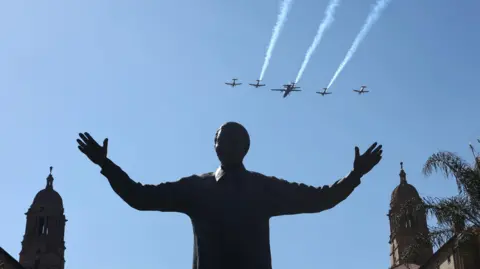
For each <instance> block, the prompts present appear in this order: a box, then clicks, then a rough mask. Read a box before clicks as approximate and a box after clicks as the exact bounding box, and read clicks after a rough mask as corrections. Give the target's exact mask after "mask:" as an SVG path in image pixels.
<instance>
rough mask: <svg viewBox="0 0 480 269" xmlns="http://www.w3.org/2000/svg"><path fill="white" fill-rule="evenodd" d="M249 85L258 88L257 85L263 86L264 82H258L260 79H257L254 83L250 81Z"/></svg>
mask: <svg viewBox="0 0 480 269" xmlns="http://www.w3.org/2000/svg"><path fill="white" fill-rule="evenodd" d="M250 86H253V87H255V88H258V87H263V86H265V84H260V80H259V79H257V83H256V84H252V83H250Z"/></svg>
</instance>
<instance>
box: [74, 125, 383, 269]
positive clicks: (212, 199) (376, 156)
mask: <svg viewBox="0 0 480 269" xmlns="http://www.w3.org/2000/svg"><path fill="white" fill-rule="evenodd" d="M80 138H81V139H77V142H78V144H79V147H78V148H79V149H80V151H82V152H83V153H84V154H85V155H86V156H87V157H88V158H89V159H90V160H91V161H92V162H94V163H95V164H97V165H99V166H100V167H101V168H102V170H101V173H102V174H103V175H104V176H105V177H106V178H107V179H108V181H109V182H110V185H111V186H112V188H113V190H114V191H115V192H116V193H117V194H118V195H119V196H120V197H121V198H122V199H123V200H124V201H125V202H126V203H127V204H128V205H130V206H131V207H133V208H135V209H137V210H156V211H164V212H181V213H185V214H187V215H188V216H189V217H190V219H191V221H192V225H193V231H194V255H193V268H194V269H233V268H239V269H240V268H241V269H270V268H271V256H270V242H269V219H270V218H271V217H274V216H280V215H291V214H301V213H318V212H321V211H323V210H327V209H330V208H332V207H334V206H336V205H337V204H338V203H340V202H341V201H343V200H344V199H345V198H347V197H348V196H349V195H350V194H351V193H352V191H353V189H355V187H357V186H358V185H359V184H360V178H361V177H362V176H363V175H365V174H366V173H368V172H369V171H370V170H371V169H372V168H373V167H374V166H375V165H377V164H378V162H379V161H380V159H381V158H382V146H381V145H379V146H377V143H374V144H373V145H372V146H371V147H370V148H369V149H368V150H367V151H366V152H365V153H364V154H363V155H360V152H359V149H358V147H355V161H354V163H353V170H352V171H351V172H350V174H349V175H348V176H347V177H345V178H343V179H341V180H339V181H337V182H335V183H334V184H333V185H332V186H330V187H329V186H324V187H319V188H314V187H310V186H307V185H305V184H297V183H290V182H288V181H285V180H281V179H277V178H275V177H268V176H265V175H262V174H260V173H256V172H251V171H248V170H246V169H245V167H244V166H243V158H244V157H245V155H246V154H247V152H248V150H249V147H250V138H249V135H248V132H247V130H246V129H245V128H244V127H243V126H242V125H240V124H238V123H235V122H228V123H226V124H224V125H222V126H221V127H220V129H218V131H217V133H216V136H215V151H216V152H217V156H218V159H219V160H220V163H221V166H220V167H219V168H218V169H217V171H216V172H215V173H208V174H204V175H200V176H198V175H193V176H189V177H184V178H181V179H180V180H178V181H176V182H168V183H161V184H159V185H142V184H140V183H136V182H135V181H133V180H132V179H130V177H129V176H128V175H127V174H126V173H125V172H124V171H123V170H122V169H121V168H120V167H118V166H117V165H116V164H115V163H113V162H112V161H111V160H110V159H109V158H107V148H108V139H105V140H104V141H103V146H100V145H99V144H98V143H97V142H96V141H95V140H94V139H93V138H92V137H91V136H90V135H89V134H88V133H84V134H80Z"/></svg>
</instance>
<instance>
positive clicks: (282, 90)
mask: <svg viewBox="0 0 480 269" xmlns="http://www.w3.org/2000/svg"><path fill="white" fill-rule="evenodd" d="M271 90H272V91H277V92H284V91H285V89H271Z"/></svg>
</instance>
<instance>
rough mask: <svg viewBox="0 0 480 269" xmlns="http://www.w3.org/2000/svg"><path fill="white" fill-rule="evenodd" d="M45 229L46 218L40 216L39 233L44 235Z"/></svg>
mask: <svg viewBox="0 0 480 269" xmlns="http://www.w3.org/2000/svg"><path fill="white" fill-rule="evenodd" d="M44 231H45V218H44V217H40V218H39V220H38V235H42V234H43V233H44Z"/></svg>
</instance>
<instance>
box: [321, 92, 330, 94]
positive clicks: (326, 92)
mask: <svg viewBox="0 0 480 269" xmlns="http://www.w3.org/2000/svg"><path fill="white" fill-rule="evenodd" d="M323 94H332V93H331V92H324V93H323Z"/></svg>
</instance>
